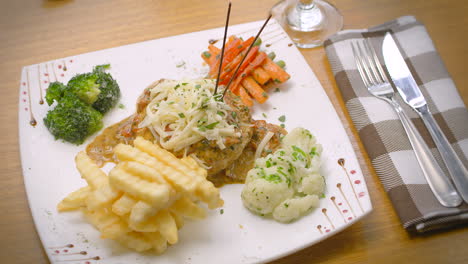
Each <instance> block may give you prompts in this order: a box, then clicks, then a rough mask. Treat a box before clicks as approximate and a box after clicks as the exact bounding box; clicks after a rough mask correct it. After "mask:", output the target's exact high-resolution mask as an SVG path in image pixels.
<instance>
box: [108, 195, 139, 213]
mask: <svg viewBox="0 0 468 264" xmlns="http://www.w3.org/2000/svg"><path fill="white" fill-rule="evenodd" d="M136 203H137V200H135V199H134V198H132V197H131V196H130V195H128V194H124V195H122V196H121V197H120V198H119V199H118V200H117V201H115V202H114V204H112V212H114V213H115V214H116V215H119V216H122V215H125V214H128V213H130V212H131V211H132V208H133V206H134V205H135V204H136Z"/></svg>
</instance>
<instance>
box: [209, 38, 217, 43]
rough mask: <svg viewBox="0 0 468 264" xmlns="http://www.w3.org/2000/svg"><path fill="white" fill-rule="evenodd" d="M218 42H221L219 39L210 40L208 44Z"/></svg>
mask: <svg viewBox="0 0 468 264" xmlns="http://www.w3.org/2000/svg"><path fill="white" fill-rule="evenodd" d="M218 41H219V39H210V40H208V43H210V44H216V42H218Z"/></svg>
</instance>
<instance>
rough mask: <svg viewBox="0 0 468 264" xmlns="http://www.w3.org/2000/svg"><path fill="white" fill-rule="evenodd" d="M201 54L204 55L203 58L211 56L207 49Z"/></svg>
mask: <svg viewBox="0 0 468 264" xmlns="http://www.w3.org/2000/svg"><path fill="white" fill-rule="evenodd" d="M203 56H205V58H209V57H211V53H209V52H208V51H205V52H203Z"/></svg>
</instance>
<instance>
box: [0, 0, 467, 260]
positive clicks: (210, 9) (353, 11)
mask: <svg viewBox="0 0 468 264" xmlns="http://www.w3.org/2000/svg"><path fill="white" fill-rule="evenodd" d="M275 2H276V0H256V1H252V0H233V10H232V17H231V24H238V23H243V22H250V21H254V20H261V19H264V18H265V17H266V15H267V12H268V10H269V8H270V7H271V6H272V5H273V4H274V3H275ZM330 2H331V3H333V4H334V5H336V6H337V7H338V8H339V10H340V12H341V13H342V14H343V16H344V22H345V28H347V29H349V28H365V27H369V26H372V25H377V24H380V23H382V22H385V21H387V20H391V19H394V18H396V17H398V16H402V15H407V14H411V15H415V16H416V17H417V19H419V20H420V21H422V22H423V23H425V25H426V26H427V29H428V31H429V33H430V35H431V37H432V39H433V41H434V43H435V46H436V47H437V49H438V51H439V52H440V56H441V57H442V59H443V60H444V62H445V65H446V67H447V69H448V71H449V72H450V74H451V76H452V78H453V80H454V82H455V84H456V85H457V87H458V89H459V92H460V94H461V95H462V97H463V100H464V102H465V104H466V103H467V102H468V74H466V65H465V64H466V62H467V61H468V57H467V54H468V35H467V34H466V33H467V31H466V26H467V25H468V18H467V17H468V16H466V14H467V13H468V5H467V4H466V3H465V1H457V0H445V1H440V0H412V1H408V0H361V1H356V0H335V1H330ZM225 8H226V1H220V0H185V1H184V0H173V1H162V0H160V1H156V0H154V1H151V0H139V1H132V0H114V1H110V0H109V1H104V0H102V1H95V0H80V1H73V0H69V1H38V0H17V1H7V0H3V1H0V50H1V52H0V74H1V80H2V82H1V83H0V87H1V89H0V91H1V93H2V96H1V97H0V107H1V111H0V123H1V125H2V128H3V130H4V133H3V135H2V137H1V138H0V160H1V164H2V166H1V168H0V182H1V183H2V184H1V185H0V212H2V217H1V219H0V234H1V236H0V259H1V260H2V263H35V264H40V263H49V262H48V260H47V256H46V255H45V253H44V251H43V248H42V246H41V243H40V241H39V238H38V235H37V233H36V231H35V228H34V225H33V220H32V217H31V213H30V210H29V207H28V203H27V197H26V194H25V189H24V184H23V178H22V174H21V164H20V160H19V146H18V129H17V127H18V123H17V116H18V114H17V113H18V87H19V77H20V72H21V67H22V66H24V65H29V64H34V63H38V62H42V61H47V60H52V59H56V58H61V57H66V56H71V55H76V54H80V53H84V52H89V51H95V50H100V49H105V48H110V47H116V46H120V45H125V44H130V43H135V42H140V41H144V40H149V39H155V38H161V37H166V36H171V35H178V34H183V33H188V32H193V31H199V30H204V29H209V28H213V27H221V26H223V23H224V15H225ZM302 54H303V55H304V56H305V57H306V59H307V62H308V63H309V65H310V66H311V67H312V69H313V70H314V72H315V74H316V75H317V76H318V78H319V80H320V82H321V83H322V85H323V87H324V89H325V91H326V93H327V95H328V97H329V98H330V100H331V101H332V103H333V105H334V107H335V109H336V111H337V112H338V114H339V116H340V118H341V120H342V121H343V123H344V125H345V128H346V130H347V132H348V134H349V136H350V138H351V140H352V142H353V145H354V148H355V151H356V152H357V155H358V158H359V160H360V164H361V167H362V169H363V172H364V174H365V177H366V180H367V183H368V188H369V190H370V195H371V198H372V202H373V205H374V208H375V209H374V211H373V212H372V213H371V214H370V215H369V216H368V217H366V218H365V219H363V220H362V221H360V222H358V223H356V224H354V225H353V226H352V227H350V228H348V229H346V230H345V231H343V232H341V233H340V234H338V235H336V236H333V237H331V238H330V239H327V240H325V241H323V242H321V243H319V244H317V245H314V246H311V247H309V248H306V249H304V250H302V251H300V252H297V253H296V254H293V255H290V256H287V257H285V258H282V259H280V260H277V261H276V262H275V263H278V264H279V263H325V262H326V263H397V262H401V263H408V262H414V263H466V262H468V256H467V255H466V253H465V252H466V245H467V244H468V232H467V231H468V229H467V228H466V227H460V228H457V229H452V230H447V231H444V232H438V233H433V234H430V235H424V236H412V235H410V234H408V233H407V232H406V231H405V230H404V229H403V228H402V227H401V225H400V223H399V221H398V218H397V216H396V214H395V212H394V210H393V207H392V205H391V203H390V202H389V199H388V197H387V196H386V194H385V192H384V191H383V188H382V185H381V184H380V182H379V180H378V178H377V176H376V174H375V172H374V171H373V169H372V167H371V165H370V162H369V158H368V157H367V155H366V153H365V151H364V149H363V146H362V144H361V142H360V140H359V138H358V136H357V134H356V131H355V129H354V128H353V125H352V123H351V122H350V118H349V115H348V114H347V112H346V109H345V107H344V104H343V100H342V98H341V95H340V92H339V91H338V89H337V87H336V84H335V81H334V78H333V75H332V74H331V71H330V67H329V64H328V61H327V59H326V56H325V52H324V50H323V48H316V49H312V50H302ZM288 239H294V234H291V237H290V238H288ZM285 243H286V241H285ZM233 250H235V245H233Z"/></svg>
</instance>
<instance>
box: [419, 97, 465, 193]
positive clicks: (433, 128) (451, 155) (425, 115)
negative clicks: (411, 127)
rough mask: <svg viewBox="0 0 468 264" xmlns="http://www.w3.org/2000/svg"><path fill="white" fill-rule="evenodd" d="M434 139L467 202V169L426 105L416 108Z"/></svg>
mask: <svg viewBox="0 0 468 264" xmlns="http://www.w3.org/2000/svg"><path fill="white" fill-rule="evenodd" d="M416 111H417V112H418V114H419V115H420V116H421V119H422V120H423V122H424V124H425V125H426V127H427V129H428V130H429V133H430V134H431V136H432V139H433V140H434V142H435V144H436V146H437V149H438V150H439V152H440V155H441V156H442V160H443V161H444V163H445V166H447V169H448V171H449V174H450V176H451V177H452V180H453V182H454V183H455V186H456V187H457V190H458V192H459V193H460V195H461V196H462V197H463V200H465V202H468V170H467V169H466V167H465V166H464V165H463V162H462V161H461V160H460V158H459V157H458V155H457V154H456V153H455V150H454V149H453V148H452V146H451V145H450V143H449V141H448V140H447V138H446V137H445V135H444V134H443V133H442V130H441V129H440V127H439V125H437V122H436V121H435V119H434V117H433V116H432V114H431V112H430V111H429V108H428V107H427V105H424V106H421V107H418V108H417V109H416Z"/></svg>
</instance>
